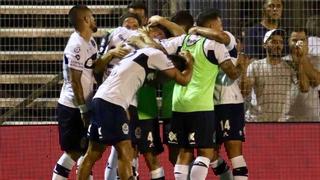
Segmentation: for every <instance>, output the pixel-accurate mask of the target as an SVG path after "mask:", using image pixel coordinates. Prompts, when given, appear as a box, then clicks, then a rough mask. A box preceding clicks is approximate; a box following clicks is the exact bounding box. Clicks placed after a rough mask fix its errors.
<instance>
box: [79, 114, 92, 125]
mask: <svg viewBox="0 0 320 180" xmlns="http://www.w3.org/2000/svg"><path fill="white" fill-rule="evenodd" d="M90 117H91V112H90V111H87V112H85V113H81V120H82V123H83V126H84V127H85V128H88V127H89V124H90Z"/></svg>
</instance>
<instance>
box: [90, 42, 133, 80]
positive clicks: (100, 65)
mask: <svg viewBox="0 0 320 180" xmlns="http://www.w3.org/2000/svg"><path fill="white" fill-rule="evenodd" d="M129 52H130V50H129V49H128V48H125V47H124V45H123V44H122V43H121V44H119V45H117V46H116V48H114V49H110V50H109V51H108V52H107V53H106V54H104V55H102V56H101V57H100V58H99V59H98V60H97V61H96V62H95V65H94V70H93V73H94V74H95V77H96V81H97V82H98V83H99V82H100V81H101V80H100V78H102V74H103V72H104V70H105V67H106V65H107V64H108V63H109V62H110V61H111V60H112V59H113V58H123V57H124V56H126V55H127V54H128V53H129Z"/></svg>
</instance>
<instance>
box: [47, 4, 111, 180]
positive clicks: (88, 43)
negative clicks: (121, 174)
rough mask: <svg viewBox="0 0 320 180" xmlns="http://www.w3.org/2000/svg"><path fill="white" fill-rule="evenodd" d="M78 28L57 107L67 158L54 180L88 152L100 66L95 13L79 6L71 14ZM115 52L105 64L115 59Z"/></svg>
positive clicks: (64, 175)
mask: <svg viewBox="0 0 320 180" xmlns="http://www.w3.org/2000/svg"><path fill="white" fill-rule="evenodd" d="M69 18H70V21H71V23H72V25H73V27H74V28H75V32H74V33H72V34H71V36H70V38H69V41H68V43H67V46H66V48H65V50H64V58H63V76H64V82H63V86H62V89H61V93H60V98H59V100H58V105H57V117H58V127H59V141H60V146H61V149H62V150H63V151H64V154H63V155H62V156H61V157H60V159H59V160H58V162H57V164H56V165H55V167H54V170H53V176H52V179H53V180H65V179H67V178H68V176H69V172H70V170H71V169H72V167H73V166H74V165H75V163H76V161H77V160H78V159H79V157H80V156H81V155H82V154H83V153H84V152H85V151H86V148H87V141H86V131H87V128H88V125H89V106H88V104H89V102H90V101H91V98H92V95H93V83H94V76H93V68H94V67H100V65H99V63H97V61H96V60H97V44H96V42H95V40H94V39H93V37H92V34H93V33H94V32H96V31H97V26H96V22H95V19H94V17H93V15H92V12H91V10H90V9H89V8H88V7H86V6H84V5H76V6H74V7H72V8H71V10H70V11H69ZM113 55H114V53H113V51H111V52H109V53H107V54H106V55H104V56H102V57H101V61H109V60H110V59H112V58H113Z"/></svg>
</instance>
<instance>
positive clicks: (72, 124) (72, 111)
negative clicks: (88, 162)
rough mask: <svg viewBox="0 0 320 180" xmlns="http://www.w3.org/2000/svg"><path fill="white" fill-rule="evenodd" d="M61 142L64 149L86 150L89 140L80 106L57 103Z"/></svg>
mask: <svg viewBox="0 0 320 180" xmlns="http://www.w3.org/2000/svg"><path fill="white" fill-rule="evenodd" d="M57 118H58V128H59V142H60V146H61V150H63V151H77V152H85V151H86V149H87V147H88V146H87V145H88V141H87V138H86V132H87V129H86V128H85V127H84V126H83V123H82V120H81V115H80V111H79V109H78V108H70V107H67V106H64V105H62V104H59V103H58V105H57Z"/></svg>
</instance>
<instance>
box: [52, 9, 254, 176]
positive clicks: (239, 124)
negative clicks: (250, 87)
mask: <svg viewBox="0 0 320 180" xmlns="http://www.w3.org/2000/svg"><path fill="white" fill-rule="evenodd" d="M128 10H129V12H128V13H126V14H124V15H123V16H122V18H121V23H122V24H121V27H118V28H116V29H114V30H113V31H112V32H110V33H107V34H106V36H105V37H104V38H103V40H102V41H101V46H100V47H99V48H98V45H97V44H96V42H95V40H94V39H93V37H92V34H93V33H94V32H96V31H97V26H96V23H95V19H94V17H93V14H92V11H91V10H90V9H89V8H88V7H86V6H83V5H76V6H74V7H73V8H72V9H71V10H70V12H69V16H70V21H71V23H72V25H73V26H74V28H75V32H74V33H73V34H72V35H71V36H70V38H69V41H68V43H67V46H66V48H65V51H64V60H63V74H64V84H63V87H62V90H61V95H60V98H59V101H58V107H57V117H58V123H59V135H60V136H59V139H60V145H61V149H62V150H63V151H64V152H65V153H64V154H63V155H62V156H61V157H60V159H59V160H58V162H57V164H56V165H55V168H54V173H53V177H52V179H55V180H56V179H67V178H68V176H69V172H70V170H71V169H72V167H73V166H74V165H75V164H76V163H77V165H78V169H77V178H78V179H80V180H82V179H83V180H87V179H92V177H93V176H92V173H91V170H92V167H93V166H94V164H95V162H96V161H97V160H99V159H100V158H101V157H102V155H103V152H104V151H105V150H106V148H107V146H112V150H111V154H110V156H109V159H108V163H107V165H106V171H105V179H108V180H109V179H110V180H114V179H117V177H118V178H120V179H126V180H127V179H138V177H139V174H138V169H137V166H138V162H137V158H138V156H139V154H141V155H143V156H144V158H145V160H146V163H147V166H148V168H149V171H150V178H151V179H159V180H160V179H165V177H164V171H165V170H164V168H163V167H162V166H161V164H160V161H159V160H158V158H157V155H159V154H160V153H162V152H163V147H162V142H161V139H160V135H159V134H160V133H159V124H158V119H157V116H158V113H156V111H157V104H158V105H159V103H158V102H157V98H156V96H157V95H156V89H159V88H162V103H160V104H161V105H160V106H161V107H162V112H161V113H163V116H162V117H164V119H170V122H168V121H166V123H165V124H166V126H165V127H164V129H165V133H164V139H165V141H166V142H165V143H166V144H167V145H168V148H169V153H170V155H169V157H170V162H171V163H172V164H173V165H174V177H175V179H177V180H186V179H197V180H201V179H205V178H206V176H207V174H208V169H209V167H211V168H212V169H213V171H214V173H215V174H216V175H217V176H219V177H220V179H236V180H240V179H247V178H248V169H247V167H246V162H245V159H244V157H243V155H242V142H243V141H244V139H245V137H244V136H245V132H244V104H243V102H244V100H243V98H242V94H241V90H240V88H239V86H238V80H237V79H238V78H239V76H240V75H241V74H242V73H243V71H245V69H246V68H247V66H248V64H249V62H248V58H247V57H246V56H245V55H243V54H242V53H238V51H237V42H236V39H235V37H234V36H233V35H232V34H231V33H230V32H227V31H224V30H223V27H222V22H221V18H220V15H219V12H218V11H217V10H214V9H211V10H208V11H204V12H202V13H200V14H199V15H198V17H197V20H196V25H197V26H194V27H193V24H194V22H193V17H192V16H191V15H190V14H188V13H187V12H186V11H181V12H178V13H177V15H176V16H175V17H174V18H172V20H171V21H169V20H167V19H165V18H163V17H160V16H152V17H151V18H150V19H149V20H147V19H146V18H145V17H146V16H145V13H146V12H142V14H141V11H142V10H144V11H146V9H145V8H143V4H142V5H141V4H134V3H133V4H131V6H130V5H129V8H128ZM138 28H139V29H138ZM95 82H96V83H97V85H98V88H97V89H96V90H95V89H94V83H95ZM152 108H153V110H151V111H152V112H151V113H150V109H152ZM154 108H155V110H154ZM163 109H166V110H163ZM88 139H89V142H87V140H88ZM222 144H224V146H225V149H226V151H227V155H228V158H229V159H230V161H231V165H232V169H230V168H229V166H228V165H227V163H226V162H225V161H224V160H223V159H222V158H221V157H220V156H219V149H220V146H221V145H222ZM195 149H196V150H197V153H196V154H194V150H195Z"/></svg>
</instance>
